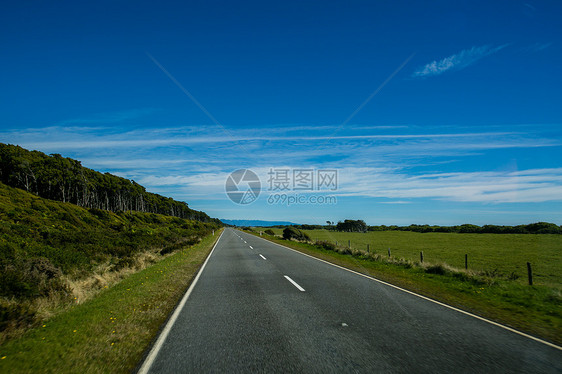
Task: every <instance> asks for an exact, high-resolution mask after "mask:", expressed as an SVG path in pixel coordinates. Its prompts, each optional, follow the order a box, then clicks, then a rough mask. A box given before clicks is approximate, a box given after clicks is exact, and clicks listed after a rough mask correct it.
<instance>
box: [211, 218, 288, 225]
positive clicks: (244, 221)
mask: <svg viewBox="0 0 562 374" xmlns="http://www.w3.org/2000/svg"><path fill="white" fill-rule="evenodd" d="M221 221H222V222H223V223H226V224H227V225H234V226H261V227H270V226H292V225H298V223H294V222H288V221H261V220H257V219H253V220H252V219H221Z"/></svg>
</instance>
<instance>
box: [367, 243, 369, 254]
mask: <svg viewBox="0 0 562 374" xmlns="http://www.w3.org/2000/svg"><path fill="white" fill-rule="evenodd" d="M367 253H369V244H367Z"/></svg>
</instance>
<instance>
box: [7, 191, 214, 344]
mask: <svg viewBox="0 0 562 374" xmlns="http://www.w3.org/2000/svg"><path fill="white" fill-rule="evenodd" d="M217 228H218V226H217V225H216V224H215V223H203V222H199V221H190V220H186V219H181V218H177V217H171V216H164V215H159V214H152V213H140V212H118V213H112V212H108V211H105V210H99V209H85V208H81V207H78V206H76V205H73V204H70V203H62V202H57V201H52V200H48V199H43V198H40V197H38V196H36V195H33V194H31V193H27V192H25V191H22V190H20V189H16V188H12V187H8V186H6V185H4V184H1V183H0V343H1V342H2V341H3V340H4V339H6V338H7V337H9V336H12V335H14V334H16V335H17V333H18V331H21V330H22V329H23V330H24V329H26V328H28V327H30V326H34V325H37V324H38V323H39V322H40V321H41V320H42V319H44V318H47V317H49V316H51V315H52V314H56V313H57V312H58V311H60V310H61V309H65V308H67V307H68V306H69V305H73V304H77V303H81V302H83V301H85V300H86V299H88V298H89V297H91V295H92V294H95V293H96V292H97V291H99V290H101V289H103V288H104V287H107V286H108V284H111V283H112V282H113V283H114V282H115V281H117V280H118V279H121V278H122V277H124V276H125V275H127V274H130V273H132V272H135V271H137V270H139V269H142V268H144V267H146V265H148V264H150V263H154V262H156V261H158V260H159V259H160V258H162V257H163V256H165V255H167V254H169V253H171V252H173V251H175V250H177V249H180V248H183V247H186V246H188V245H190V244H194V243H197V242H198V241H199V240H200V239H201V238H202V237H203V236H205V235H207V234H209V233H210V232H211V231H212V230H213V229H217Z"/></svg>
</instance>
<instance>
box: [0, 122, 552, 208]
mask: <svg viewBox="0 0 562 374" xmlns="http://www.w3.org/2000/svg"><path fill="white" fill-rule="evenodd" d="M314 130H315V128H314V127H313V126H294V127H292V129H291V131H289V132H288V134H290V135H288V134H287V132H285V133H284V132H283V131H277V132H275V134H273V136H262V135H255V133H253V130H252V129H237V130H236V135H235V138H232V137H229V136H226V135H224V134H223V133H221V132H219V135H216V134H217V131H216V129H215V128H213V127H178V128H144V129H141V130H123V131H121V132H120V131H112V132H110V133H107V132H105V131H103V130H100V129H98V128H95V127H94V128H92V127H90V128H79V127H50V128H44V129H37V128H36V129H30V130H18V131H4V132H3V133H0V141H2V142H6V143H12V144H14V143H15V144H20V145H22V146H24V147H26V148H30V149H37V150H41V151H44V152H47V153H49V152H56V153H62V154H63V155H65V156H69V157H73V158H77V159H79V160H82V163H83V165H84V166H87V167H90V168H93V169H96V170H100V171H109V172H113V173H116V174H118V175H120V176H123V177H126V178H130V179H134V180H135V181H137V182H139V183H141V184H142V185H145V186H146V187H147V188H148V189H149V190H150V191H153V192H157V193H161V194H164V195H167V196H172V197H175V198H185V199H187V200H188V201H198V200H217V201H219V200H224V198H225V193H224V181H225V180H226V178H227V176H228V174H229V173H230V172H232V171H233V170H235V169H238V168H243V167H244V168H251V169H252V170H255V171H256V172H257V173H258V175H260V177H263V183H265V181H266V180H267V171H268V168H269V167H277V168H279V167H283V166H284V167H287V168H306V167H310V168H315V169H318V168H337V169H338V170H340V171H341V184H340V188H339V189H338V191H337V192H335V194H337V195H339V196H342V197H345V196H351V197H352V196H357V197H364V198H375V199H377V200H381V201H382V202H384V203H389V204H406V203H407V202H410V201H412V199H414V200H423V199H425V200H427V199H429V200H445V201H455V202H479V203H502V202H544V201H561V200H562V197H561V193H562V192H561V191H562V169H549V168H541V165H540V164H538V165H536V167H535V168H530V170H519V171H517V170H514V171H511V172H509V173H508V172H494V171H482V172H471V171H466V172H462V171H463V170H462V169H461V170H460V171H461V172H456V171H459V170H455V168H454V162H459V161H461V162H462V161H463V160H467V159H468V158H469V157H472V156H474V155H485V154H486V152H491V151H493V152H494V153H495V154H496V155H497V152H498V150H502V149H506V150H507V149H512V150H513V151H515V150H517V151H518V152H519V151H523V150H525V149H533V148H541V147H557V146H558V147H560V146H561V145H562V144H561V141H560V139H559V138H558V137H550V136H546V135H545V136H541V133H540V132H538V131H537V127H536V126H531V125H529V126H527V127H523V126H520V127H518V128H517V131H495V132H492V131H486V130H489V127H488V126H487V127H480V128H478V127H474V128H470V129H468V128H467V129H464V131H466V132H455V133H447V132H446V131H445V130H446V129H444V128H440V127H428V128H425V129H422V128H416V127H406V128H401V127H397V128H394V127H391V128H387V127H377V126H374V127H373V126H371V127H353V128H351V130H350V132H349V133H348V134H346V135H341V136H337V137H335V138H333V139H331V140H330V141H326V136H324V135H323V134H324V133H329V132H330V130H331V128H330V127H329V126H323V127H321V128H316V131H314ZM424 130H425V132H424ZM457 130H458V129H457ZM479 130H482V131H479ZM266 133H268V132H267V131H266ZM546 134H549V133H548V131H547V133H546ZM268 135H271V134H269V133H268ZM60 139H64V141H61V140H60ZM234 142H240V143H242V144H243V145H244V148H245V149H246V150H248V151H249V153H244V152H240V149H239V148H237V147H234V146H233V143H234ZM444 163H448V165H447V166H446V167H444V166H443V164H444ZM381 166H384V167H381ZM487 166H488V165H487V164H486V165H485V167H487ZM492 167H493V166H492ZM427 170H432V171H433V172H431V173H430V172H428V171H427ZM444 170H448V171H451V170H452V171H455V172H444ZM439 171H441V172H439Z"/></svg>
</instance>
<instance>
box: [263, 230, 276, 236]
mask: <svg viewBox="0 0 562 374" xmlns="http://www.w3.org/2000/svg"><path fill="white" fill-rule="evenodd" d="M264 232H265V233H266V234H267V235H271V236H275V232H274V231H273V230H272V229H267V230H265V231H264Z"/></svg>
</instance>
